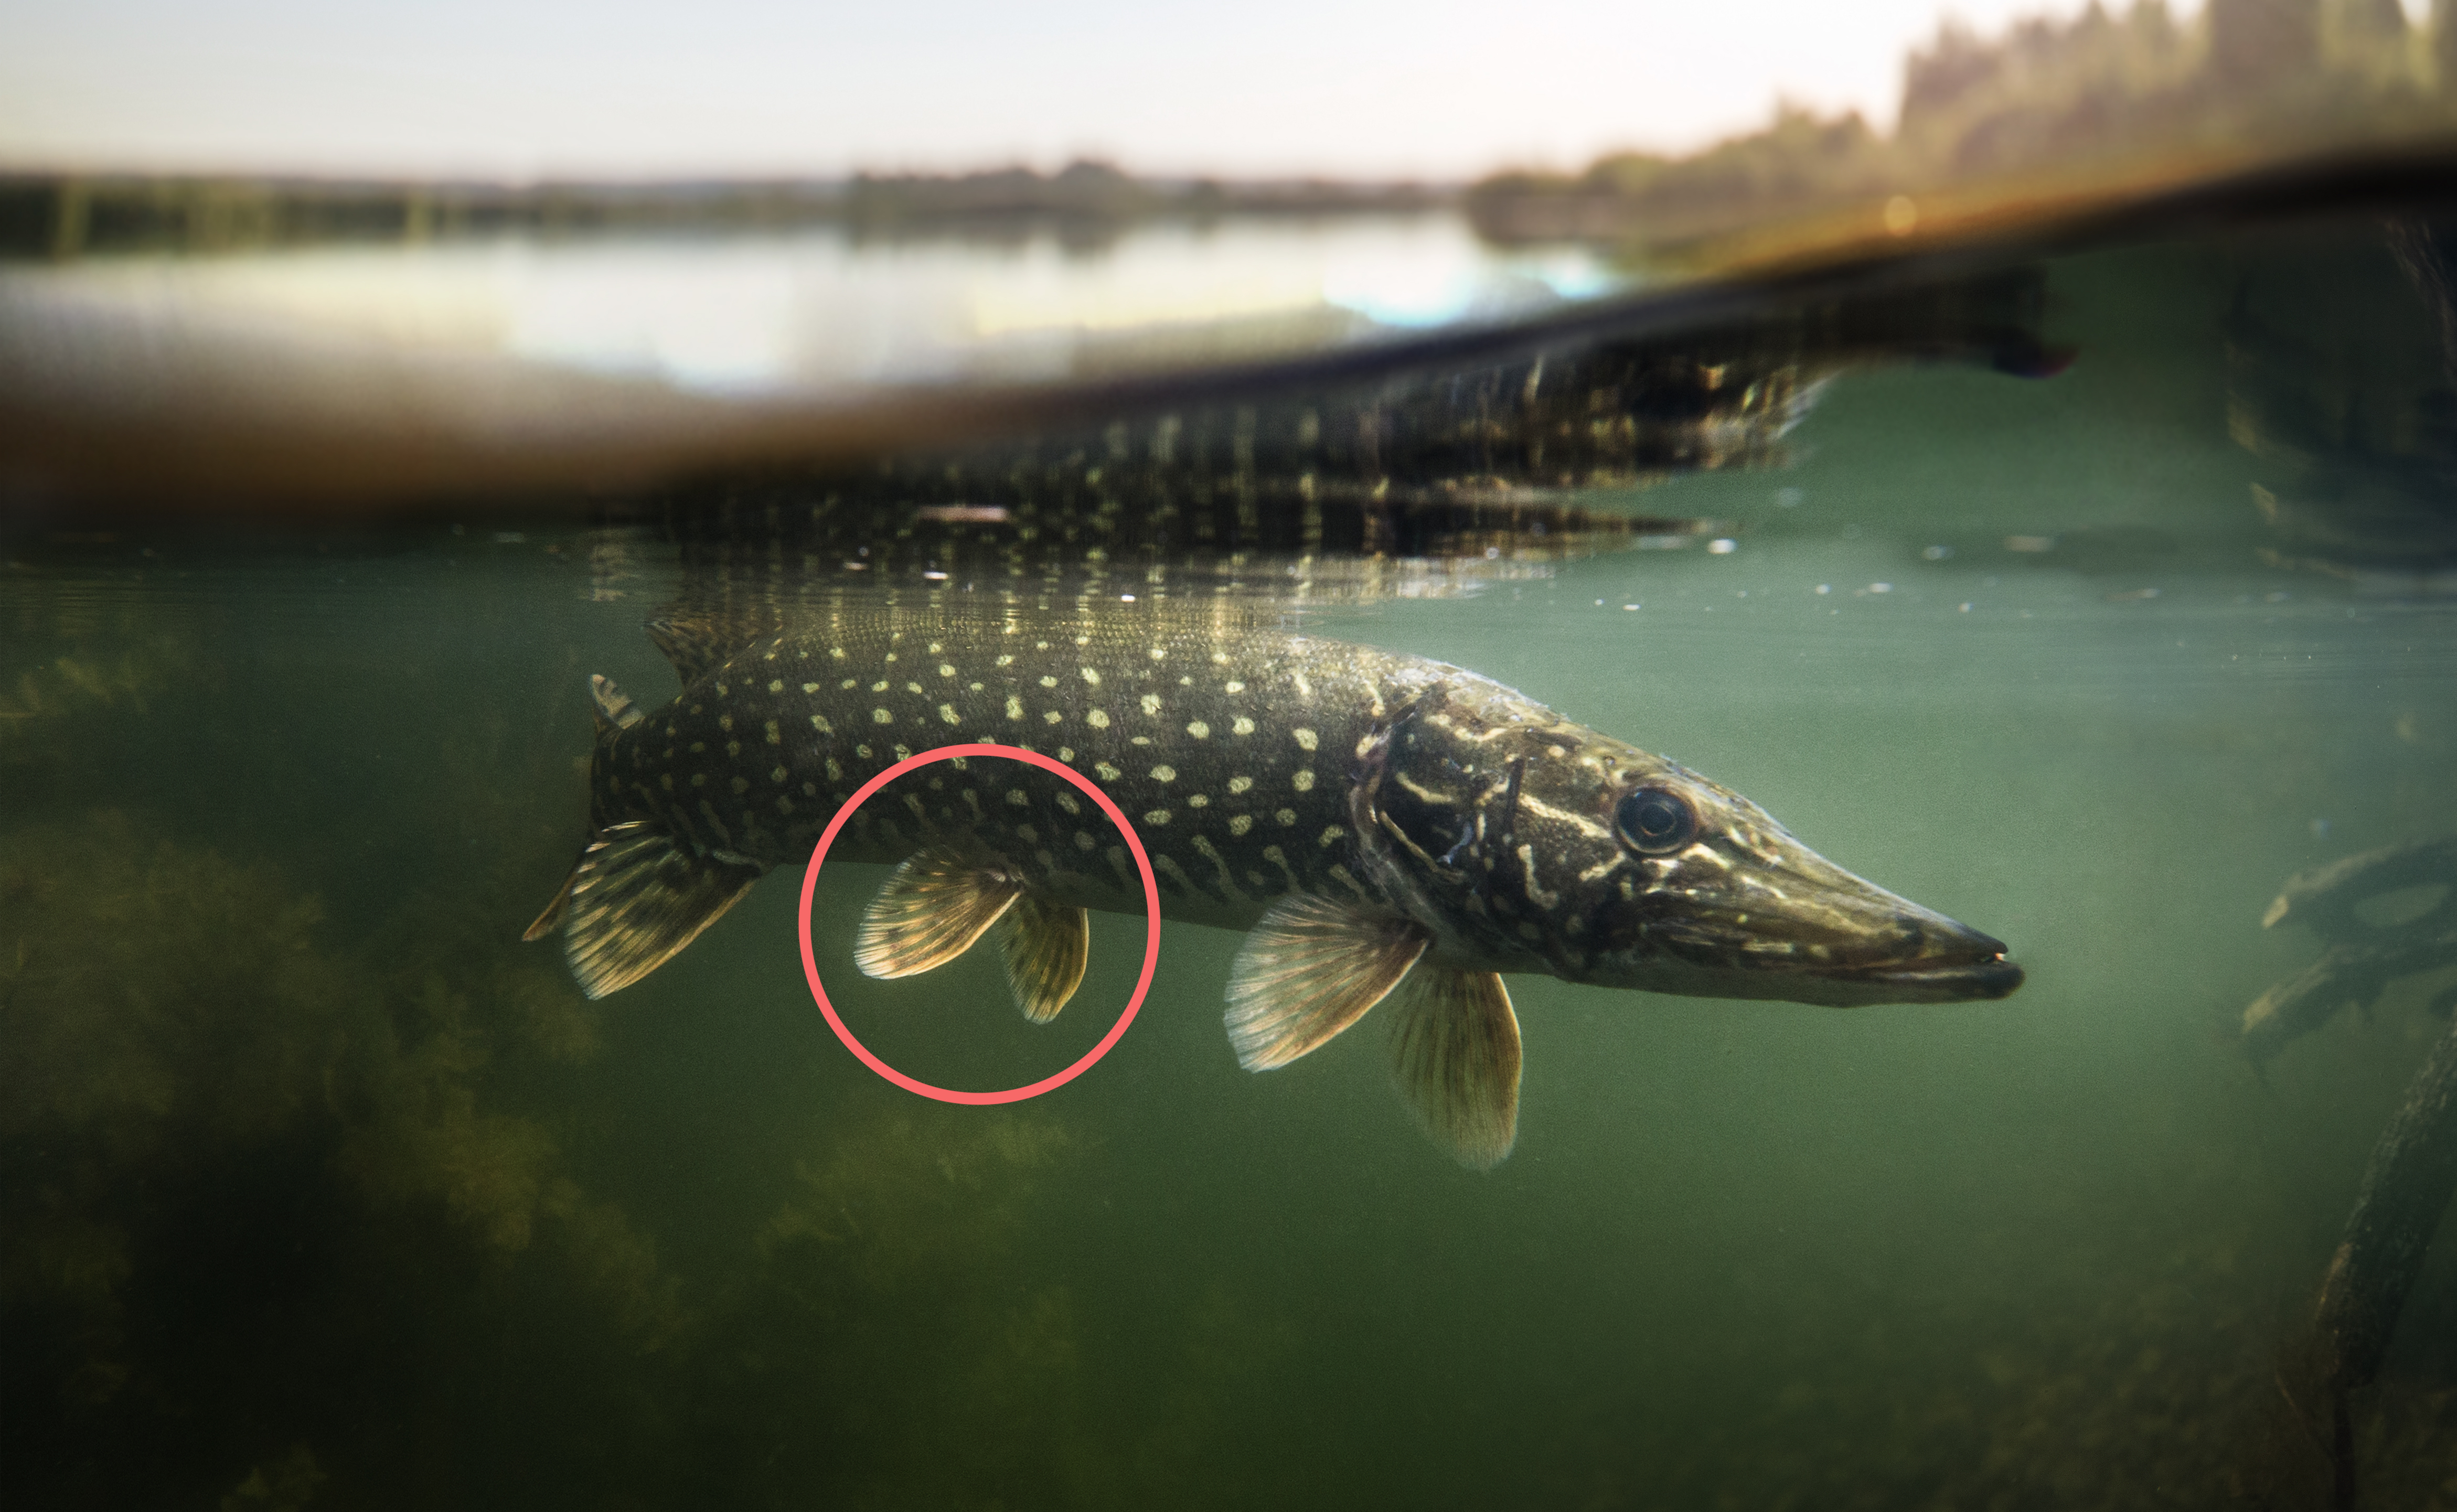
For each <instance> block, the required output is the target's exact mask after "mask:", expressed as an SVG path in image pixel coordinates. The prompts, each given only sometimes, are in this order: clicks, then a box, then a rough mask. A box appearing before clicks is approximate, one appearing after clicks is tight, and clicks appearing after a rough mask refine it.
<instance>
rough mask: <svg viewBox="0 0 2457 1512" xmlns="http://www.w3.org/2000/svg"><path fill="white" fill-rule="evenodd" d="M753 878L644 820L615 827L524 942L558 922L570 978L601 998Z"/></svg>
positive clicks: (711, 919) (691, 932) (755, 872)
mask: <svg viewBox="0 0 2457 1512" xmlns="http://www.w3.org/2000/svg"><path fill="white" fill-rule="evenodd" d="M758 880H759V868H755V867H746V866H740V865H737V864H735V863H733V862H730V861H719V860H717V859H716V858H714V857H712V856H702V855H695V854H693V853H692V852H691V851H690V850H687V849H685V848H683V847H681V846H678V845H676V844H675V843H674V840H673V837H672V836H671V835H669V834H667V833H666V832H665V831H664V830H662V829H659V828H654V827H653V826H650V825H649V824H647V823H645V822H642V821H633V822H631V823H629V824H621V825H616V826H613V827H612V828H609V829H608V830H606V831H605V832H604V833H603V834H600V835H599V836H598V837H597V838H596V839H594V840H592V841H590V842H589V844H588V849H586V850H584V851H582V852H581V853H580V863H579V865H577V866H575V867H573V868H572V869H571V875H570V877H569V878H568V879H567V880H566V881H565V883H564V885H563V890H562V891H561V892H559V893H557V894H556V895H555V901H554V902H552V903H550V904H548V905H547V910H546V912H544V913H542V914H540V915H539V916H538V920H537V922H536V923H534V924H532V925H530V926H529V929H528V932H527V934H526V935H524V936H523V938H525V939H532V940H534V939H539V938H542V937H543V936H544V935H546V934H547V933H548V932H549V931H551V930H553V928H554V926H555V922H556V920H557V919H558V918H561V919H563V920H564V921H565V923H564V936H563V941H564V943H563V950H564V956H565V958H566V959H568V961H570V963H571V972H572V975H574V976H576V977H578V978H579V979H580V987H581V991H585V992H587V993H588V995H589V996H591V997H604V996H605V995H606V994H607V993H609V992H613V991H621V990H622V989H624V988H626V987H629V986H630V985H631V984H632V983H633V982H636V981H638V980H639V979H640V978H642V977H644V976H646V975H648V974H649V973H650V971H655V970H656V969H657V968H658V967H660V966H663V965H665V964H666V962H668V961H670V960H671V959H672V958H673V956H674V952H675V951H677V950H681V949H682V948H683V947H684V946H686V945H689V944H690V943H691V942H692V940H694V939H696V938H698V936H699V931H700V930H705V929H707V928H708V927H709V926H710V925H712V924H714V923H715V922H716V921H717V920H718V919H719V918H720V917H722V916H723V915H724V913H725V910H726V909H730V908H732V907H733V905H734V904H735V903H736V902H737V901H739V900H740V899H741V897H742V894H743V893H745V892H747V891H749V890H750V889H751V884H753V883H754V882H756V881H758Z"/></svg>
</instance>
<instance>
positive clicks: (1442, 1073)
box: [1391, 967, 1518, 1171]
mask: <svg viewBox="0 0 2457 1512" xmlns="http://www.w3.org/2000/svg"><path fill="white" fill-rule="evenodd" d="M1397 1007H1398V1011H1399V1016H1398V1018H1397V1020H1396V1022H1394V1024H1393V1026H1392V1032H1391V1070H1392V1073H1393V1074H1394V1076H1395V1077H1396V1078H1397V1080H1398V1084H1399V1094H1400V1095H1401V1096H1403V1097H1405V1098H1406V1099H1407V1100H1408V1106H1409V1108H1410V1109H1411V1110H1413V1111H1414V1113H1415V1115H1416V1122H1417V1123H1418V1124H1420V1125H1422V1126H1423V1128H1424V1131H1425V1133H1426V1134H1428V1135H1430V1136H1432V1138H1433V1140H1434V1142H1435V1144H1438V1145H1440V1146H1441V1147H1442V1148H1443V1149H1445V1150H1447V1151H1449V1152H1450V1153H1451V1154H1452V1155H1454V1156H1455V1157H1456V1159H1457V1160H1458V1163H1459V1164H1461V1165H1463V1166H1467V1167H1469V1168H1470V1169H1472V1170H1476V1171H1490V1170H1492V1169H1493V1168H1494V1167H1495V1166H1497V1165H1499V1164H1500V1163H1501V1162H1502V1160H1503V1158H1504V1157H1505V1156H1507V1155H1508V1154H1510V1147H1511V1146H1512V1145H1513V1144H1515V1143H1516V1142H1517V1141H1518V1014H1516V1013H1514V1012H1513V1011H1511V1008H1510V991H1509V989H1507V988H1505V987H1503V986H1502V985H1501V977H1500V975H1499V974H1498V973H1497V972H1493V971H1456V970H1452V969H1450V968H1446V967H1427V968H1424V969H1422V970H1419V971H1416V972H1414V974H1412V975H1411V976H1410V977H1409V978H1408V980H1407V983H1406V984H1405V985H1404V986H1403V987H1401V988H1400V990H1399V994H1398V999H1397Z"/></svg>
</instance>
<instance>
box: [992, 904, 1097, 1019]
mask: <svg viewBox="0 0 2457 1512" xmlns="http://www.w3.org/2000/svg"><path fill="white" fill-rule="evenodd" d="M1000 929H1001V933H1003V934H1004V935H1005V937H1006V938H1005V945H1006V980H1007V985H1008V986H1009V987H1011V988H1013V989H1015V1006H1016V1007H1018V1008H1020V1009H1022V1010H1023V1016H1024V1017H1026V1018H1028V1019H1030V1020H1032V1021H1033V1022H1034V1023H1036V1024H1046V1023H1048V1022H1049V1021H1050V1020H1051V1019H1053V1018H1056V1017H1057V1016H1058V1011H1059V1010H1060V1009H1062V1008H1064V1007H1065V1006H1066V1000H1067V999H1068V998H1070V997H1073V996H1074V995H1075V989H1076V988H1077V987H1079V986H1081V985H1083V981H1084V963H1085V962H1086V961H1088V960H1089V959H1091V954H1092V920H1091V916H1090V915H1089V914H1086V913H1085V912H1084V910H1083V909H1077V908H1069V907H1067V906H1066V905H1064V904H1058V903H1051V902H1049V901H1047V900H1046V899H1043V898H1037V897H1033V896H1032V895H1030V894H1028V893H1027V894H1026V895H1024V896H1023V897H1022V898H1019V899H1017V900H1016V905H1015V907H1014V908H1013V909H1009V910H1008V912H1007V916H1006V921H1005V923H1004V924H1002V925H1001V927H1000Z"/></svg>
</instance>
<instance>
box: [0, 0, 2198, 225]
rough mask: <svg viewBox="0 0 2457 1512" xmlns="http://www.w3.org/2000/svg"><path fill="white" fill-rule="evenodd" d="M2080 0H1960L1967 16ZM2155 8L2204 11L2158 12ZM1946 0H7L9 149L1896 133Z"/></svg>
mask: <svg viewBox="0 0 2457 1512" xmlns="http://www.w3.org/2000/svg"><path fill="white" fill-rule="evenodd" d="M2076 9H2078V6H2077V5H2076V4H2074V3H2070V0H1955V4H1954V5H1953V7H1952V10H1954V12H1955V13H1956V14H1958V15H1959V16H1960V17H1961V18H1962V19H1963V20H1965V21H1966V22H1968V23H1969V24H1971V25H1972V26H1973V27H1974V28H1976V29H1977V30H1979V31H1981V32H1983V33H1991V32H1994V31H1999V30H2001V29H2002V28H2003V27H2004V25H2005V24H2006V23H2007V22H2008V21H2009V20H2010V19H2012V18H2013V17H2015V16H2017V15H2026V14H2036V13H2065V14H2069V13H2071V12H2072V11H2073V10H2076ZM2175 9H2176V10H2178V13H2183V12H2186V11H2189V10H2194V9H2197V7H2196V6H2194V5H2192V4H2190V3H2178V4H2177V5H2176V6H2175ZM1943 13H1944V12H1943V11H1942V10H1940V8H1939V6H1938V4H1937V0H1842V3H1837V0H1705V3H1701V0H1621V3H1617V4H1600V3H1592V0H1590V3H1577V0H1409V3H1407V4H1391V3H1369V0H1235V3H1230V4H1221V3H1214V4H1208V5H1201V6H1194V5H1182V4H1174V3H1169V0H1060V3H1054V4H1053V3H1048V0H1043V3H1038V4H1035V3H1030V0H1023V3H1019V0H901V3H898V4H878V3H871V4H864V5H858V6H848V5H841V4H830V3H826V0H816V3H814V0H803V3H793V0H695V3H692V4H688V5H686V4H680V3H673V4H662V5H659V4H645V3H641V0H415V3H410V0H384V3H365V0H209V3H204V4H198V3H195V0H0V166H7V167H13V168H19V169H27V168H45V169H56V168H78V169H122V170H154V171H241V172H273V173H314V174H384V175H391V174H412V175H445V176H472V177H483V178H494V179H508V180H513V181H523V180H529V179H535V178H550V177H566V176H616V177H659V176H675V175H720V174H797V175H798V174H808V175H818V176H827V175H834V174H844V173H847V172H851V171H854V170H857V169H870V170H886V171H898V170H915V171H932V172H943V171H957V170H966V169H974V168H981V167H992V166H1001V165H1003V164H1007V163H1014V162H1022V163H1027V164H1031V165H1034V166H1037V167H1041V168H1043V169H1051V168H1056V167H1058V166H1061V165H1063V163H1065V162H1066V161H1068V160H1070V159H1071V158H1074V157H1077V156H1094V157H1101V158H1105V159H1107V160H1109V161H1113V162H1117V163H1119V164H1120V165H1122V166H1124V167H1125V168H1128V169H1130V170H1133V171H1135V172H1139V173H1146V174H1216V175H1222V176H1247V177H1251V176H1282V175H1292V174H1326V175H1335V176H1351V177H1373V178H1387V177H1423V178H1434V179H1458V178H1467V177H1473V176H1475V175H1477V174H1483V173H1486V172H1489V171H1492V170H1494V169H1496V168H1500V167H1511V166H1516V167H1530V166H1534V167H1575V166H1580V165H1583V164H1584V163H1586V162H1588V161H1589V160H1591V159H1592V158H1594V157H1595V156H1596V155H1598V154H1599V153H1602V152H1605V151H1610V150H1617V149H1622V148H1630V147H1638V148H1645V149H1652V150H1659V151H1666V150H1671V151H1677V150H1683V149H1688V148H1693V147H1697V146H1701V145H1703V144H1704V143H1706V142H1709V141H1712V140H1715V139H1717V138H1720V137H1723V136H1726V135H1730V134H1732V133H1737V132H1742V131H1746V130H1749V129H1751V128H1754V127H1756V126H1758V125H1760V124H1762V123H1763V122H1764V121H1765V120H1766V119H1767V118H1768V116H1769V115H1770V114H1771V112H1772V111H1773V109H1774V106H1775V103H1776V101H1777V100H1778V98H1784V99H1790V100H1795V101H1799V102H1802V103H1805V104H1807V105H1810V106H1813V107H1815V108H1817V109H1819V110H1821V111H1832V110H1838V109H1844V108H1855V109H1858V110H1859V111H1861V112H1863V113H1864V114H1866V115H1867V116H1868V117H1869V120H1870V121H1871V123H1872V124H1875V125H1877V126H1879V127H1880V128H1881V129H1890V126H1891V123H1892V120H1893V116H1894V112H1895V107H1896V102H1897V97H1898V95H1899V93H1900V90H1901V83H1902V58H1903V54H1904V52H1905V51H1907V50H1908V49H1909V48H1910V47H1911V46H1913V45H1915V44H1920V43H1924V42H1926V41H1927V40H1928V39H1930V38H1931V37H1932V36H1933V35H1934V33H1935V31H1936V27H1937V24H1938V22H1939V20H1940V19H1941V17H1942V15H1943Z"/></svg>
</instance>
